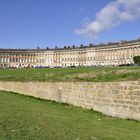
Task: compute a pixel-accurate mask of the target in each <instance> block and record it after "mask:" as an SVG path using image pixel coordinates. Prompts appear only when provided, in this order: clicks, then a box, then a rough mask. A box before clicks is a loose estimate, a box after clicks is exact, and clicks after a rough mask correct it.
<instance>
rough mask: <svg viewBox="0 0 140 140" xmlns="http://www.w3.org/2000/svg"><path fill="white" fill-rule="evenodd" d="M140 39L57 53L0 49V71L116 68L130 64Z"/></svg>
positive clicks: (64, 49) (136, 52)
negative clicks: (81, 67) (8, 69)
mask: <svg viewBox="0 0 140 140" xmlns="http://www.w3.org/2000/svg"><path fill="white" fill-rule="evenodd" d="M138 55H140V39H137V40H132V41H121V42H118V43H108V44H100V45H96V46H95V45H92V44H91V45H89V46H82V45H81V47H75V46H73V47H68V48H66V47H65V48H63V49H62V48H59V49H0V68H9V67H15V68H20V67H72V66H118V65H122V64H133V57H134V56H138Z"/></svg>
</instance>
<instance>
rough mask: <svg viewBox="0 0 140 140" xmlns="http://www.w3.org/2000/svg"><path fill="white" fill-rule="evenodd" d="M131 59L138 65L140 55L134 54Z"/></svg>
mask: <svg viewBox="0 0 140 140" xmlns="http://www.w3.org/2000/svg"><path fill="white" fill-rule="evenodd" d="M133 61H134V63H135V64H136V65H140V56H134V57H133Z"/></svg>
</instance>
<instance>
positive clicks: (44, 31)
mask: <svg viewBox="0 0 140 140" xmlns="http://www.w3.org/2000/svg"><path fill="white" fill-rule="evenodd" d="M139 13H140V0H133V1H132V0H0V48H36V47H37V46H40V48H45V47H47V46H48V47H50V48H53V47H55V46H58V47H63V46H65V45H66V46H68V45H73V44H74V45H76V46H78V45H80V44H84V45H88V44H89V43H94V44H97V43H100V42H116V41H119V40H120V39H121V38H124V39H126V40H131V39H135V38H136V37H138V36H139V35H140V14H139Z"/></svg>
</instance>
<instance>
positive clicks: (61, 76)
mask: <svg viewBox="0 0 140 140" xmlns="http://www.w3.org/2000/svg"><path fill="white" fill-rule="evenodd" d="M138 79H140V67H95V68H89V67H88V68H52V69H51V68H47V69H0V81H51V82H60V81H61V82H66V81H67V82H71V81H73V82H84V81H86V82H112V81H128V80H130V81H132V80H138Z"/></svg>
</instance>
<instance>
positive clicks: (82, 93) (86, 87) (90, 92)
mask: <svg viewBox="0 0 140 140" xmlns="http://www.w3.org/2000/svg"><path fill="white" fill-rule="evenodd" d="M0 90H6V91H13V92H18V93H20V94H25V95H30V96H34V97H39V98H42V99H49V100H54V101H57V102H63V103H68V104H72V105H75V106H81V107H82V108H86V109H93V110H96V111H99V112H102V113H104V114H106V115H109V116H113V117H119V118H129V119H135V120H140V81H126V82H105V83H92V82H0Z"/></svg>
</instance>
